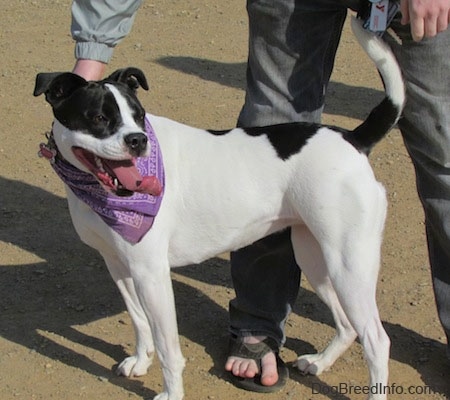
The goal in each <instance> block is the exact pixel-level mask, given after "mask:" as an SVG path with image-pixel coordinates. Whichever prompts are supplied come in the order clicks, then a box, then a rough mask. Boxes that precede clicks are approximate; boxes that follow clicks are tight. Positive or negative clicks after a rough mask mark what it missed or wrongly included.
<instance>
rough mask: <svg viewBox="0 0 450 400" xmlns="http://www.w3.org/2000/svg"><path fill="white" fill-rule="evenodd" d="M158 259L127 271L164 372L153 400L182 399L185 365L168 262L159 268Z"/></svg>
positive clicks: (159, 262) (134, 266) (131, 267)
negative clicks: (161, 390) (130, 276)
mask: <svg viewBox="0 0 450 400" xmlns="http://www.w3.org/2000/svg"><path fill="white" fill-rule="evenodd" d="M153 259H155V258H153ZM161 259H162V257H161V258H159V260H158V263H157V264H156V262H155V263H152V264H150V265H139V266H137V265H133V266H130V271H131V274H132V277H133V281H134V284H135V288H136V293H137V295H138V297H139V300H140V302H141V305H142V308H143V310H144V311H145V313H146V315H147V318H148V320H149V322H150V326H151V329H152V333H153V339H154V342H155V347H156V352H157V354H158V357H159V359H160V362H161V365H162V370H163V376H164V392H163V393H161V394H159V395H158V396H156V397H155V399H154V400H181V399H182V398H183V396H184V391H183V378H182V373H183V369H184V364H185V362H184V358H183V355H182V354H181V349H180V343H179V338H178V327H177V319H176V311H175V299H174V294H173V289H172V281H171V278H170V267H169V265H168V262H166V263H164V265H161ZM155 265H157V266H155Z"/></svg>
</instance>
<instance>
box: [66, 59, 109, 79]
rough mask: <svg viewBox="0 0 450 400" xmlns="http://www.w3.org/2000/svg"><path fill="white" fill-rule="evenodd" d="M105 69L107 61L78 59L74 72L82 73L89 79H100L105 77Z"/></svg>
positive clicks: (81, 74)
mask: <svg viewBox="0 0 450 400" xmlns="http://www.w3.org/2000/svg"><path fill="white" fill-rule="evenodd" d="M105 70H106V64H105V63H102V62H100V61H95V60H83V59H78V60H77V62H76V63H75V67H74V68H73V71H72V72H73V73H74V74H77V75H80V76H81V77H82V78H84V79H86V80H87V81H98V80H100V79H102V78H103V75H104V73H105Z"/></svg>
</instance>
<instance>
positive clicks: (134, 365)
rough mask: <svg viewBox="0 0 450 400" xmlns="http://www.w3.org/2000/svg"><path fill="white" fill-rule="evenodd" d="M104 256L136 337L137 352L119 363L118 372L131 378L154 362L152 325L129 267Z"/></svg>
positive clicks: (145, 370) (143, 372)
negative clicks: (140, 300)
mask: <svg viewBox="0 0 450 400" xmlns="http://www.w3.org/2000/svg"><path fill="white" fill-rule="evenodd" d="M103 258H104V259H105V262H106V265H107V267H108V270H109V272H110V274H111V276H112V278H113V279H114V282H115V283H116V285H117V287H118V288H119V291H120V293H121V294H122V297H123V299H124V301H125V305H126V306H127V310H128V313H129V315H130V317H131V321H132V322H133V327H134V332H135V337H136V348H135V354H134V355H132V356H130V357H126V358H125V359H124V360H123V361H122V362H121V363H120V364H119V365H118V367H117V369H116V373H117V375H124V376H127V377H130V378H131V377H134V376H142V375H145V374H146V373H147V370H148V368H149V367H150V365H151V364H152V360H153V353H154V350H155V347H154V344H153V338H152V332H151V329H150V325H149V323H148V320H147V317H146V315H145V312H144V310H143V309H142V306H141V303H140V302H139V299H138V296H137V294H136V288H135V286H134V283H133V279H132V278H131V275H130V272H129V271H128V267H127V266H125V265H124V264H122V262H121V261H120V260H119V259H118V258H117V257H108V256H106V255H104V254H103Z"/></svg>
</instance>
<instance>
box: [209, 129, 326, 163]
mask: <svg viewBox="0 0 450 400" xmlns="http://www.w3.org/2000/svg"><path fill="white" fill-rule="evenodd" d="M320 127H321V125H319V124H311V123H307V122H292V123H287V124H279V125H270V126H261V127H252V128H241V129H242V130H243V131H244V132H245V133H246V134H247V135H249V136H255V137H256V136H261V135H265V136H267V138H268V139H269V142H270V143H271V145H272V147H273V148H274V149H275V151H276V153H277V155H278V157H280V158H281V159H282V160H287V159H289V157H291V156H292V155H294V154H297V153H299V152H300V150H301V149H302V148H303V146H304V145H305V144H306V142H307V141H308V139H309V138H311V137H312V136H314V134H315V133H316V132H317V131H318V129H319V128H320ZM209 132H210V133H212V134H213V135H226V134H228V133H229V132H231V130H227V131H209Z"/></svg>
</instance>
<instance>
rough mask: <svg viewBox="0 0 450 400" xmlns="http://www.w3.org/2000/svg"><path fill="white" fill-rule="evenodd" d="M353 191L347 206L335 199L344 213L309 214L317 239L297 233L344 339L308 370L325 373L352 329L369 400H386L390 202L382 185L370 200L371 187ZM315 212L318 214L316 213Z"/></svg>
mask: <svg viewBox="0 0 450 400" xmlns="http://www.w3.org/2000/svg"><path fill="white" fill-rule="evenodd" d="M369 187H370V186H369ZM353 188H354V192H353V194H354V197H346V198H345V201H346V203H345V204H339V200H340V199H339V198H338V197H337V196H335V200H336V201H335V202H334V203H333V205H332V206H333V207H336V209H338V210H341V211H340V213H339V214H336V213H335V212H333V210H335V209H334V208H329V209H324V208H323V207H321V205H318V206H317V208H316V209H317V210H320V211H317V212H318V214H315V215H313V216H311V215H309V216H308V218H311V221H315V223H312V225H311V226H312V227H313V228H314V229H315V231H314V237H315V238H316V239H317V241H315V239H314V238H313V237H312V235H311V236H310V237H309V239H308V236H307V235H306V234H305V233H304V232H303V234H302V233H301V231H300V228H295V229H294V230H293V243H294V248H295V252H296V253H295V254H296V257H297V261H298V263H299V265H300V266H301V267H302V269H303V271H304V272H305V275H306V277H307V278H308V279H311V284H312V285H313V286H314V287H315V289H316V290H317V291H318V293H319V295H320V296H321V297H322V298H323V299H324V300H325V302H326V303H327V304H328V305H329V306H330V308H331V310H332V312H333V315H334V316H335V318H336V317H337V318H336V323H337V328H338V335H337V338H338V339H335V340H333V341H332V342H331V344H330V346H329V347H328V348H327V349H325V351H324V352H323V353H322V355H321V356H320V357H319V358H318V359H316V360H313V362H315V366H307V367H306V369H307V370H308V372H310V371H313V372H314V369H317V370H318V371H320V370H321V369H322V370H323V369H325V368H326V367H327V364H329V362H330V360H332V359H333V358H336V356H338V355H339V353H341V352H342V351H343V350H345V348H346V347H348V345H349V344H350V343H349V342H350V340H349V339H350V338H351V334H352V330H351V329H350V326H349V325H351V327H353V329H354V331H356V333H357V335H358V337H359V339H360V342H361V344H362V346H363V350H364V355H365V358H366V360H367V364H368V367H369V375H370V387H371V388H370V389H371V390H370V394H369V399H370V400H383V399H386V394H385V388H386V387H387V383H388V362H389V347H390V340H389V337H388V336H387V334H386V332H385V330H384V328H383V326H382V323H381V320H380V316H379V313H378V308H377V304H376V283H377V279H378V271H379V264H380V248H381V238H382V231H383V226H384V217H385V213H386V200H385V195H384V191H382V190H379V189H378V188H377V186H373V188H375V189H374V190H373V191H369V192H368V193H369V194H370V196H368V197H367V196H365V194H367V193H366V192H367V191H368V187H367V186H366V188H365V189H364V190H365V192H364V193H359V194H358V190H359V186H356V187H355V186H353ZM349 194H350V190H347V191H346V195H349ZM358 196H359V197H358ZM348 204H352V207H351V208H349V207H348ZM339 206H340V207H339ZM311 213H313V214H314V211H311ZM338 217H339V218H338ZM304 240H305V242H304V244H302V243H301V242H302V241H304ZM308 241H309V243H308ZM311 244H312V246H311ZM318 247H319V248H320V252H319V250H318ZM301 252H309V255H304V254H303V255H302V254H300V253H301ZM318 253H319V256H320V253H321V254H322V255H323V258H319V260H320V261H319V262H317V261H314V258H315V257H317V256H318ZM302 262H303V263H304V265H303V264H302ZM323 268H325V271H323ZM323 275H324V277H323ZM340 325H342V327H341V326H340ZM339 330H340V331H341V332H339ZM342 332H343V333H342ZM307 361H308V358H306V360H305V358H304V359H303V360H302V361H299V362H300V363H305V362H307ZM309 361H311V360H309Z"/></svg>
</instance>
